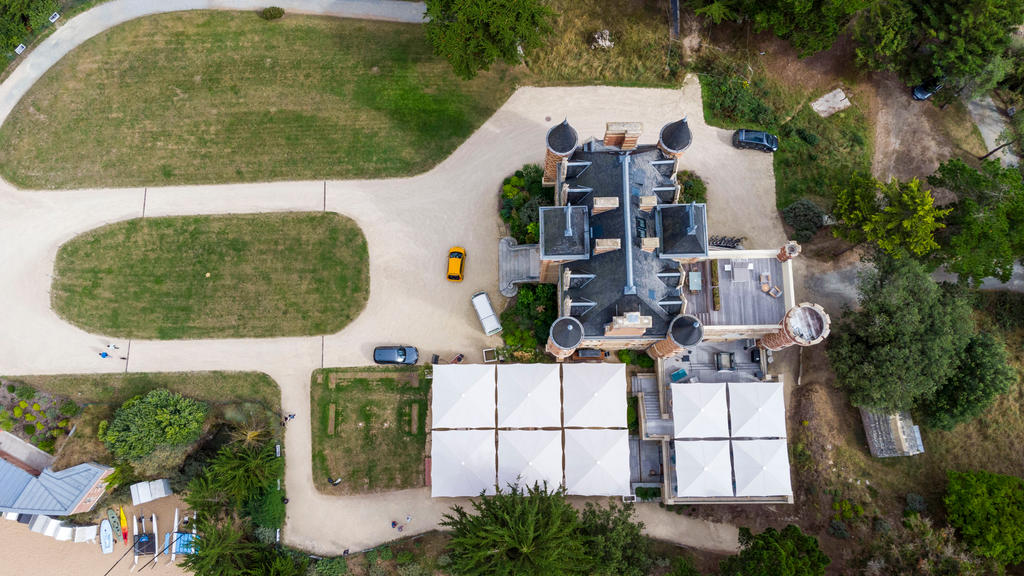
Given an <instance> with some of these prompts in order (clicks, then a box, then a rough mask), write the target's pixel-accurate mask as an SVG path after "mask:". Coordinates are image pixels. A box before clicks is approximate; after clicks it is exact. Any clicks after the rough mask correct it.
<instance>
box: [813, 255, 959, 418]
mask: <svg viewBox="0 0 1024 576" xmlns="http://www.w3.org/2000/svg"><path fill="white" fill-rule="evenodd" d="M873 263H874V266H873V267H871V268H868V269H866V270H865V271H863V272H862V273H861V276H860V281H859V286H858V289H859V301H860V308H859V309H857V310H845V311H844V312H843V316H842V319H841V321H840V323H839V325H838V327H836V329H834V330H833V332H832V336H831V337H830V339H829V346H828V357H829V360H830V361H831V362H832V368H833V369H834V370H835V373H836V381H837V383H838V385H839V386H841V387H843V388H845V389H846V390H848V391H849V392H850V400H851V401H852V402H853V404H854V405H856V406H863V407H865V408H870V409H873V410H879V411H883V412H892V411H896V410H909V409H911V408H913V407H914V406H915V404H916V403H917V402H919V401H921V400H922V399H928V398H931V397H932V396H933V395H934V394H935V391H936V390H937V389H938V387H939V386H940V385H941V384H942V383H943V382H945V381H946V379H947V378H949V377H950V375H951V373H952V371H953V369H954V367H955V366H954V364H955V363H954V359H955V358H956V357H957V355H958V353H959V352H960V351H961V350H963V348H964V347H965V346H966V344H967V340H968V339H969V338H970V336H971V334H973V331H974V330H973V322H972V321H971V316H970V305H969V304H968V302H967V301H966V299H965V298H963V297H962V296H961V295H959V294H958V293H956V292H955V291H952V290H946V289H943V288H942V287H940V286H939V285H938V284H936V283H935V281H934V280H932V278H931V276H930V275H929V274H928V272H927V271H926V270H925V268H924V267H923V266H922V264H920V263H919V262H917V261H916V260H914V259H912V258H893V257H890V256H887V255H885V254H884V253H879V254H877V255H876V257H875V259H874V262H873Z"/></svg>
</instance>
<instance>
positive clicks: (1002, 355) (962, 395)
mask: <svg viewBox="0 0 1024 576" xmlns="http://www.w3.org/2000/svg"><path fill="white" fill-rule="evenodd" d="M1016 380H1017V374H1016V372H1015V371H1014V369H1013V368H1012V367H1010V365H1009V363H1008V362H1007V355H1006V347H1005V346H1004V345H1003V343H1002V342H1001V341H1000V340H999V339H998V338H996V337H995V336H993V335H992V334H989V333H987V332H979V333H977V334H975V335H973V336H972V337H971V339H970V341H969V342H968V343H967V347H966V348H964V349H963V351H961V352H960V353H959V354H958V355H957V360H956V364H955V367H954V369H953V371H952V373H951V374H950V376H949V378H947V379H946V381H945V382H943V383H942V384H941V385H940V386H939V389H938V390H936V392H935V396H934V397H932V398H929V399H927V400H925V401H924V402H922V404H921V406H920V408H921V410H922V412H923V413H924V422H925V424H927V425H928V426H931V427H934V428H941V429H943V430H952V429H953V428H954V427H956V425H957V424H960V423H961V422H966V421H968V420H973V419H974V418H976V417H978V416H980V415H981V413H982V412H984V411H985V410H987V409H988V407H989V406H991V405H992V402H994V401H995V399H996V396H998V395H1000V394H1004V393H1006V392H1007V391H1008V390H1009V389H1010V387H1011V386H1012V385H1013V383H1014V382H1016Z"/></svg>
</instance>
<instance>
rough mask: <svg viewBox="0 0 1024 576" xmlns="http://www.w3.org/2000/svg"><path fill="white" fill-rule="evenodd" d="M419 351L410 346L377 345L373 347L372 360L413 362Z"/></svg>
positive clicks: (383, 362)
mask: <svg viewBox="0 0 1024 576" xmlns="http://www.w3.org/2000/svg"><path fill="white" fill-rule="evenodd" d="M419 359H420V354H419V352H417V351H416V349H415V348H413V347H412V346H377V347H376V348H374V349H373V361H374V362H376V363H377V364H415V363H416V361H417V360H419Z"/></svg>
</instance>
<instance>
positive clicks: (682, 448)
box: [674, 440, 733, 497]
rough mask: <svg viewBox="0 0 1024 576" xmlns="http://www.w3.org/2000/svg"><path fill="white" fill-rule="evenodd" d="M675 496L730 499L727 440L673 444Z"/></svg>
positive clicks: (681, 441) (729, 465)
mask: <svg viewBox="0 0 1024 576" xmlns="http://www.w3.org/2000/svg"><path fill="white" fill-rule="evenodd" d="M674 443H675V452H676V460H675V469H676V495H677V496H706V497H711V496H732V495H733V493H732V461H731V459H730V458H729V441H728V440H676V441H675V442H674Z"/></svg>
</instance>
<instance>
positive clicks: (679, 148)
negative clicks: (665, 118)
mask: <svg viewBox="0 0 1024 576" xmlns="http://www.w3.org/2000/svg"><path fill="white" fill-rule="evenodd" d="M692 141H693V134H692V133H691V132H690V125H689V123H687V121H686V117H685V116H684V117H683V118H682V120H677V121H675V122H671V123H669V124H665V126H664V127H662V129H661V133H660V134H659V135H658V148H661V150H662V152H664V153H665V154H668V155H669V156H672V157H675V158H678V157H679V156H681V155H682V154H683V150H686V149H687V148H689V147H690V142H692Z"/></svg>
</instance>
